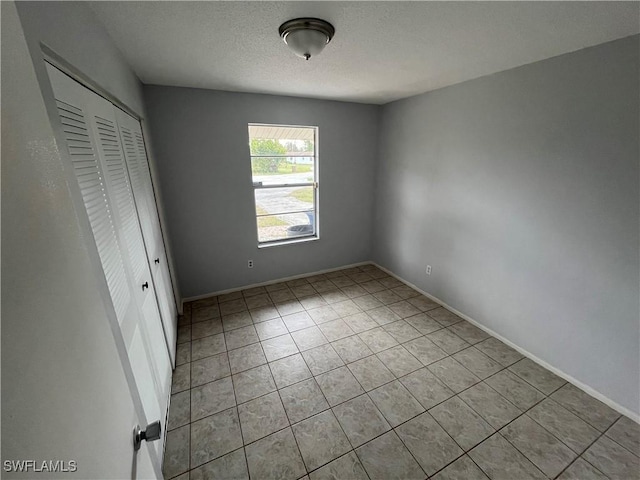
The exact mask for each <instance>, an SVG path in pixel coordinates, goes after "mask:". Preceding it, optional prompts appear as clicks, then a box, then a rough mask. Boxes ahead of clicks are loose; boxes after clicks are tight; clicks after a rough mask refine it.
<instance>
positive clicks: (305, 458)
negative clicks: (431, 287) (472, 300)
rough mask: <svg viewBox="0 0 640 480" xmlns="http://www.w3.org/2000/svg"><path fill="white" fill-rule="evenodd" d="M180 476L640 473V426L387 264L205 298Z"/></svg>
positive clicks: (181, 364) (188, 346)
mask: <svg viewBox="0 0 640 480" xmlns="http://www.w3.org/2000/svg"><path fill="white" fill-rule="evenodd" d="M177 358H178V361H177V365H178V366H177V367H176V370H175V373H174V378H173V386H172V397H171V408H170V413H169V422H168V433H167V444H166V450H165V464H164V474H165V477H166V478H167V479H169V478H179V479H180V480H186V479H189V478H190V479H191V480H196V479H213V478H216V479H218V478H222V479H231V478H233V479H242V478H244V479H248V478H251V479H252V480H261V479H277V480H288V479H291V480H296V479H299V478H309V479H310V480H321V479H332V478H334V479H367V478H369V479H371V480H376V479H383V480H389V479H413V478H416V479H424V478H427V477H429V478H435V479H437V480H448V479H485V480H486V479H487V478H491V479H494V480H497V479H505V480H524V479H538V478H539V479H544V478H558V479H561V480H591V479H606V478H609V479H612V480H615V479H623V480H629V479H638V478H640V473H639V472H640V464H639V459H638V455H639V451H640V427H639V426H638V425H637V424H636V423H634V422H633V421H631V420H629V419H628V418H625V417H622V416H620V415H619V414H618V413H616V412H615V411H613V410H611V409H610V408H608V407H607V406H605V405H604V404H602V403H601V402H599V401H597V400H595V399H594V398H592V397H590V396H588V395H586V394H585V393H583V392H582V391H581V390H579V389H577V388H576V387H574V386H572V385H570V384H568V383H566V382H565V381H564V380H562V379H561V378H558V377H557V376H555V375H554V374H552V373H550V372H548V371H547V370H545V369H543V368H541V367H540V366H538V365H537V364H536V363H534V362H532V361H531V360H529V359H527V358H523V357H522V355H520V354H519V353H518V352H516V351H515V350H513V349H511V348H509V347H507V346H506V345H504V344H503V343H501V342H500V341H498V340H497V339H495V338H492V337H490V336H489V335H487V334H486V333H485V332H483V331H482V330H479V329H478V328H476V327H474V326H473V325H471V324H470V323H468V322H466V321H464V320H462V319H461V318H459V317H458V316H456V315H454V314H453V313H451V312H450V311H448V310H446V309H444V308H443V307H441V306H440V305H438V304H436V303H435V302H433V301H431V300H430V299H428V298H426V297H424V296H422V295H420V294H419V293H418V292H416V291H414V290H412V289H411V288H409V287H407V286H406V285H404V284H403V283H401V282H399V281H398V280H396V279H395V278H392V277H390V276H388V275H387V274H386V273H384V272H382V271H381V270H379V269H377V268H376V267H374V266H371V265H367V266H362V267H357V268H349V269H345V270H341V271H338V272H332V273H329V274H325V275H314V276H310V277H307V278H305V279H298V280H293V281H290V282H286V283H280V284H277V285H269V286H267V287H257V288H252V289H249V290H245V291H243V292H234V293H230V294H226V295H221V296H219V297H217V298H209V299H205V300H199V301H197V302H194V303H192V304H189V305H187V306H186V309H185V315H184V317H182V318H181V319H180V324H179V331H178V352H177Z"/></svg>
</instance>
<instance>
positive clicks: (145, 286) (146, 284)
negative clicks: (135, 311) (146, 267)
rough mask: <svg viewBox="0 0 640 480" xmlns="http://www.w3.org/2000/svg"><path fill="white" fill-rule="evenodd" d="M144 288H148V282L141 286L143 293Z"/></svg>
mask: <svg viewBox="0 0 640 480" xmlns="http://www.w3.org/2000/svg"><path fill="white" fill-rule="evenodd" d="M145 288H149V282H144V283H143V284H142V291H143V292H144V289H145Z"/></svg>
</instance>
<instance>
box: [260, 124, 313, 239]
mask: <svg viewBox="0 0 640 480" xmlns="http://www.w3.org/2000/svg"><path fill="white" fill-rule="evenodd" d="M317 131H318V129H317V127H294V126H288V125H264V124H262V125H258V124H250V125H249V151H250V154H251V157H250V158H251V178H252V181H253V185H254V195H255V203H256V222H257V226H258V241H259V242H260V243H262V242H270V241H276V240H286V239H290V238H299V237H304V236H315V235H316V233H317V232H316V230H317V220H316V218H315V217H316V215H315V212H316V208H317V205H316V196H317V193H316V192H317V188H318V187H317V179H316V174H315V172H316V168H317V161H318V160H317V157H316V140H317ZM265 187H266V188H265Z"/></svg>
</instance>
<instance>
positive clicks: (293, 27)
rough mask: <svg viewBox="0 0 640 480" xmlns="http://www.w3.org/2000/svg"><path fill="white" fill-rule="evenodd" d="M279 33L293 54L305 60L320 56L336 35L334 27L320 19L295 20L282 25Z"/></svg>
mask: <svg viewBox="0 0 640 480" xmlns="http://www.w3.org/2000/svg"><path fill="white" fill-rule="evenodd" d="M278 31H279V32H280V37H281V38H282V40H284V43H286V44H287V45H288V46H289V48H290V49H291V50H293V53H295V54H296V55H297V56H299V57H302V58H304V59H305V60H309V59H310V58H311V57H313V56H316V55H318V54H319V53H320V52H321V51H322V50H323V49H324V47H325V46H326V45H327V43H329V42H330V41H331V39H332V38H333V35H334V34H335V33H336V30H335V28H333V25H331V24H330V23H329V22H325V21H324V20H321V19H319V18H295V19H293V20H289V21H288V22H284V23H283V24H282V25H280V28H279V29H278Z"/></svg>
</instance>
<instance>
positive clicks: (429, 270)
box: [427, 265, 431, 275]
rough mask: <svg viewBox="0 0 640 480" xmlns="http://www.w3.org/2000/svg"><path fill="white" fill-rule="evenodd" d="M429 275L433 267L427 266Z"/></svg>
mask: <svg viewBox="0 0 640 480" xmlns="http://www.w3.org/2000/svg"><path fill="white" fill-rule="evenodd" d="M427 275H431V265H427Z"/></svg>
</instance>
